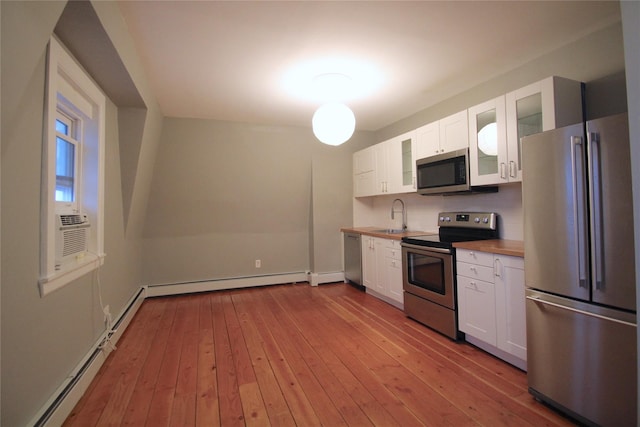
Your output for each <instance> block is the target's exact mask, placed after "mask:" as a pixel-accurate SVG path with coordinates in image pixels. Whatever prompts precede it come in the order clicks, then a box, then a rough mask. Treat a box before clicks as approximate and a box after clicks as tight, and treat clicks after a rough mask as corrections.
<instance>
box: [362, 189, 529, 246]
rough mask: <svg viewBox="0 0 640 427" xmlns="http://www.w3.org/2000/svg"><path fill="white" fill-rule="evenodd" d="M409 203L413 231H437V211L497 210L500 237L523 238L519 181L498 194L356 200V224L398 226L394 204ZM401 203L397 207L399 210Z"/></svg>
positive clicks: (410, 227) (395, 196)
mask: <svg viewBox="0 0 640 427" xmlns="http://www.w3.org/2000/svg"><path fill="white" fill-rule="evenodd" d="M396 198H399V199H401V200H402V201H403V202H404V203H405V206H406V212H407V226H408V229H409V230H414V231H427V232H431V231H433V232H437V231H438V213H440V212H450V211H472V212H496V213H498V214H499V219H498V229H499V230H500V237H501V238H503V239H510V240H522V236H523V228H522V190H521V186H520V184H507V185H504V186H501V187H500V189H499V191H498V193H492V194H471V195H464V196H446V197H445V196H420V195H418V194H415V193H410V194H397V195H392V196H375V197H367V198H361V199H356V201H355V202H354V205H355V209H354V218H353V223H354V225H355V226H357V227H366V226H373V227H380V228H399V224H400V223H399V221H400V218H399V217H400V215H395V220H392V219H391V203H392V202H393V200H394V199H396ZM399 206H400V204H399V203H398V204H397V206H396V208H397V209H399Z"/></svg>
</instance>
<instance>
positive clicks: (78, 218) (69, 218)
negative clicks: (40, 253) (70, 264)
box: [56, 214, 91, 265]
mask: <svg viewBox="0 0 640 427" xmlns="http://www.w3.org/2000/svg"><path fill="white" fill-rule="evenodd" d="M90 227H91V224H90V223H89V218H88V217H87V215H86V214H70V215H56V265H60V264H63V263H65V262H67V261H71V260H73V259H75V258H76V257H78V256H82V255H84V254H85V253H86V252H87V250H88V249H89V229H90Z"/></svg>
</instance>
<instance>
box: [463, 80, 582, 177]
mask: <svg viewBox="0 0 640 427" xmlns="http://www.w3.org/2000/svg"><path fill="white" fill-rule="evenodd" d="M581 121H582V89H581V83H580V82H577V81H573V80H569V79H565V78H562V77H555V76H554V77H549V78H546V79H544V80H541V81H539V82H536V83H533V84H530V85H528V86H525V87H523V88H520V89H518V90H515V91H513V92H509V93H507V94H506V95H504V96H500V97H498V98H495V99H493V100H491V101H488V102H485V103H483V104H480V105H477V106H475V107H472V108H470V109H469V149H470V153H469V156H470V159H471V165H470V166H471V167H470V169H471V184H472V185H489V184H503V183H507V182H518V181H521V180H522V145H521V144H522V137H525V136H528V135H533V134H535V133H540V132H544V131H547V130H551V129H555V128H559V127H563V126H568V125H572V124H575V123H579V122H581Z"/></svg>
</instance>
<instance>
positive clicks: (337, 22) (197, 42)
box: [119, 1, 620, 130]
mask: <svg viewBox="0 0 640 427" xmlns="http://www.w3.org/2000/svg"><path fill="white" fill-rule="evenodd" d="M119 5H120V8H121V10H122V13H123V16H124V18H125V21H126V23H127V25H128V27H129V29H130V31H131V33H132V35H133V37H134V41H135V44H136V46H137V49H138V51H139V53H140V55H141V57H142V60H143V64H144V66H145V68H146V71H147V74H148V77H149V79H150V82H151V85H152V87H153V89H154V91H155V93H156V95H157V98H158V102H159V103H160V106H161V108H162V111H163V113H164V114H165V115H166V116H169V117H190V118H211V119H218V120H230V121H242V122H250V123H261V124H278V125H302V126H310V123H311V116H312V115H313V112H314V111H315V110H316V108H317V107H318V106H319V105H320V100H319V99H317V98H312V99H310V98H307V99H305V98H303V97H301V96H296V95H293V94H291V93H290V92H289V91H288V90H287V89H286V87H285V86H284V85H283V80H284V79H285V76H287V75H289V74H287V73H290V72H291V70H292V69H296V67H298V68H299V67H300V66H301V64H308V63H313V64H315V65H316V66H318V67H319V68H317V71H312V72H311V73H312V74H320V73H326V72H336V73H345V74H350V75H351V78H352V80H355V81H357V82H360V81H361V79H364V78H365V77H363V76H360V74H359V73H360V71H358V70H355V71H354V70H353V69H343V68H342V67H350V66H351V65H353V64H360V66H364V67H365V68H366V67H369V68H370V69H372V70H373V71H374V74H373V75H374V76H377V78H378V86H377V87H376V88H375V90H374V91H373V92H372V93H369V94H361V95H359V96H358V95H354V96H352V97H351V98H350V99H345V102H346V103H347V104H348V105H349V106H350V107H351V108H352V110H353V111H354V113H355V115H356V121H357V125H356V126H357V129H359V130H377V129H380V128H382V127H384V126H386V125H389V124H391V123H393V122H395V121H397V120H400V119H402V118H404V117H407V116H409V115H411V114H414V113H416V112H418V111H420V110H422V109H424V108H427V107H429V106H431V105H434V104H435V103H437V102H439V101H442V100H444V99H446V98H448V97H451V96H453V95H455V94H457V93H459V92H462V91H464V90H466V89H469V88H471V87H474V86H476V85H477V84H479V83H482V82H483V81H486V80H488V79H490V78H492V77H494V76H497V75H499V74H501V73H504V72H506V71H508V70H511V69H514V68H516V67H518V66H520V65H522V64H524V63H526V62H528V61H530V60H532V59H534V58H536V57H538V56H540V55H542V54H544V53H547V52H550V51H552V50H554V49H556V48H558V47H560V46H562V45H564V44H567V43H570V42H572V41H575V40H577V39H579V38H581V37H583V36H585V35H586V34H589V33H591V32H593V31H595V30H598V29H600V28H604V27H606V26H608V25H611V24H612V23H614V22H616V21H619V20H620V9H619V4H618V2H617V1H602V2H599V1H567V2H565V1H533V2H527V1H498V2H489V1H442V2H441V1H413V2H401V1H390V2H383V1H354V2H343V1H298V2H294V1H286V2H285V1H275V2H268V1H258V2H246V1H227V2H222V1H195V2H191V1H120V3H119ZM328 59H334V62H332V63H331V65H326V64H324V63H323V61H325V62H326V60H328ZM335 59H339V60H340V61H335ZM318 64H320V65H318ZM322 64H324V65H322ZM350 64H351V65H350ZM369 76H371V74H370V75H369ZM303 77H304V76H303Z"/></svg>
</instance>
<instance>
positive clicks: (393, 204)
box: [391, 199, 407, 230]
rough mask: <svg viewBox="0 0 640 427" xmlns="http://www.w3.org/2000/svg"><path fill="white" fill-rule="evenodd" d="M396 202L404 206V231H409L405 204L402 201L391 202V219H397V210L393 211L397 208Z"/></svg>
mask: <svg viewBox="0 0 640 427" xmlns="http://www.w3.org/2000/svg"><path fill="white" fill-rule="evenodd" d="M396 202H400V204H401V205H402V229H403V230H406V229H407V212H406V210H405V208H404V202H403V201H402V200H400V199H395V200H394V201H393V202H391V219H394V217H395V210H394V209H393V207H394V206H395V204H396Z"/></svg>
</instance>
